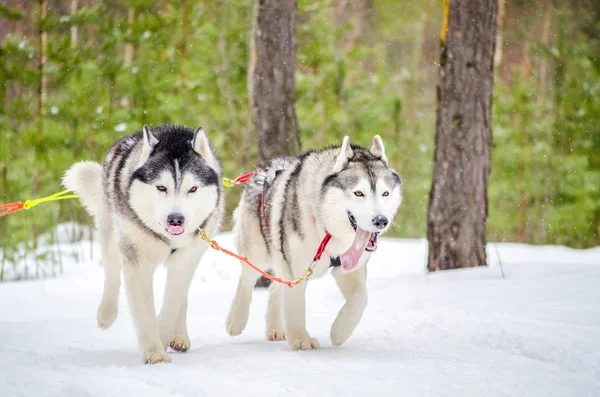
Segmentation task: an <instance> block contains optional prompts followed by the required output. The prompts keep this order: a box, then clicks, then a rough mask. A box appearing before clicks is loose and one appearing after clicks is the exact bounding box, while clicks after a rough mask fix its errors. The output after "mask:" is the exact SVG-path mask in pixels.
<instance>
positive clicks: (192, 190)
mask: <svg viewBox="0 0 600 397" xmlns="http://www.w3.org/2000/svg"><path fill="white" fill-rule="evenodd" d="M196 190H198V186H192V188H191V189H190V190H188V193H196Z"/></svg>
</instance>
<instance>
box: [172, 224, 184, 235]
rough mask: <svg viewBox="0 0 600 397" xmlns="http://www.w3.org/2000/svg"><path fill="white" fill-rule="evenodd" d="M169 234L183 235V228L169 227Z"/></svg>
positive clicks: (177, 226)
mask: <svg viewBox="0 0 600 397" xmlns="http://www.w3.org/2000/svg"><path fill="white" fill-rule="evenodd" d="M169 233H171V234H181V233H183V226H179V225H169Z"/></svg>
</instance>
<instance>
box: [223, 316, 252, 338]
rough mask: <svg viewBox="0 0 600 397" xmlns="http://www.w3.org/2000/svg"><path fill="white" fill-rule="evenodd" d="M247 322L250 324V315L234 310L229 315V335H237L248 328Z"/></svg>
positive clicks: (227, 325)
mask: <svg viewBox="0 0 600 397" xmlns="http://www.w3.org/2000/svg"><path fill="white" fill-rule="evenodd" d="M246 324H248V315H247V314H246V315H245V316H244V315H243V314H242V315H240V314H238V313H236V311H235V310H232V311H231V313H229V316H228V317H227V322H226V323H225V329H226V330H227V333H228V334H229V335H231V336H237V335H239V334H241V333H242V331H243V330H244V329H245V328H246Z"/></svg>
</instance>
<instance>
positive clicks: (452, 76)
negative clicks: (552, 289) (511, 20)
mask: <svg viewBox="0 0 600 397" xmlns="http://www.w3.org/2000/svg"><path fill="white" fill-rule="evenodd" d="M445 7H446V9H445V11H446V12H445V19H446V20H445V21H444V25H443V26H444V27H445V28H446V29H447V30H446V31H443V32H442V34H441V36H440V38H441V48H440V52H441V54H440V82H439V85H438V90H437V95H438V108H437V123H436V136H435V146H436V147H435V164H434V171H433V182H432V186H431V192H430V197H429V213H428V232H427V236H428V239H429V254H428V255H429V262H428V269H429V270H430V271H436V270H444V269H454V268H461V267H471V266H485V265H486V253H485V246H486V232H485V228H486V223H487V215H488V197H487V188H488V179H489V174H490V150H491V143H492V131H491V110H492V91H493V69H494V64H493V62H494V49H495V44H496V26H497V18H496V11H497V7H498V2H497V0H480V1H466V0H446V1H445Z"/></svg>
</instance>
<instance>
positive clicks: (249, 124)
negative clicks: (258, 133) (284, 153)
mask: <svg viewBox="0 0 600 397" xmlns="http://www.w3.org/2000/svg"><path fill="white" fill-rule="evenodd" d="M257 15H258V1H255V2H254V6H253V7H252V30H251V31H250V45H249V46H248V51H249V54H248V72H247V75H246V87H247V89H248V109H254V102H253V100H252V99H253V97H254V84H253V81H254V71H255V70H256V45H255V43H254V41H255V37H256V17H257ZM253 129H254V112H253V111H248V116H247V118H246V128H243V129H242V149H243V150H242V159H241V160H242V164H248V163H249V162H250V141H251V137H250V136H251V135H252V132H253Z"/></svg>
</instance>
